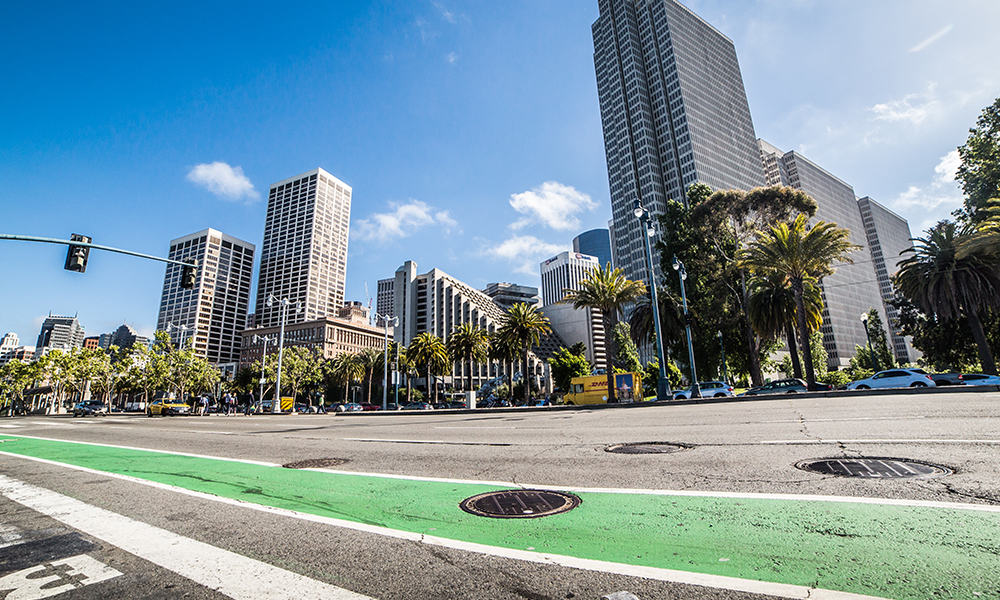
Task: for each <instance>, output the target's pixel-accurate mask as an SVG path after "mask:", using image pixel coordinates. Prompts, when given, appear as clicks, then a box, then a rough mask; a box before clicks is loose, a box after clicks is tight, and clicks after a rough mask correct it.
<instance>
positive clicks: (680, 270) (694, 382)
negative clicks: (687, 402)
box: [674, 256, 701, 398]
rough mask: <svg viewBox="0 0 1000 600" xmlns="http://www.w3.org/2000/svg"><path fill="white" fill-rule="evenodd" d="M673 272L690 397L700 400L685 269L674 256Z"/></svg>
mask: <svg viewBox="0 0 1000 600" xmlns="http://www.w3.org/2000/svg"><path fill="white" fill-rule="evenodd" d="M674 270H675V271H677V275H678V277H680V280H681V304H682V305H683V307H684V330H685V331H686V332H687V342H688V362H689V363H690V364H691V397H692V398H701V386H699V385H698V371H697V369H696V368H695V366H694V345H693V344H692V343H691V318H690V316H689V315H688V301H687V292H686V291H685V289H684V282H685V281H686V280H687V278H688V274H687V269H685V268H684V263H683V262H681V261H680V260H679V259H678V258H677V257H676V256H675V257H674Z"/></svg>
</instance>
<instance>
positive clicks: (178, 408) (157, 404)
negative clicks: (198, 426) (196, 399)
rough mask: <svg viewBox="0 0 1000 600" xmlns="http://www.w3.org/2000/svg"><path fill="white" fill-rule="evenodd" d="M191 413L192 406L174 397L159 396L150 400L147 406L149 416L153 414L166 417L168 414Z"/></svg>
mask: <svg viewBox="0 0 1000 600" xmlns="http://www.w3.org/2000/svg"><path fill="white" fill-rule="evenodd" d="M189 414H191V407H190V406H188V405H187V404H184V403H183V402H181V401H180V400H178V399H176V398H172V397H166V398H157V399H156V400H153V401H152V402H150V403H149V406H147V407H146V416H147V417H152V416H153V415H160V416H163V417H166V416H168V415H189Z"/></svg>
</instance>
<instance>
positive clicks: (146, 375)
mask: <svg viewBox="0 0 1000 600" xmlns="http://www.w3.org/2000/svg"><path fill="white" fill-rule="evenodd" d="M171 351H172V346H171V345H170V335H169V334H168V333H167V332H165V331H157V332H156V333H155V334H153V346H152V347H151V348H150V347H148V346H146V345H145V344H135V345H133V346H132V347H131V348H129V349H128V353H127V354H126V356H125V358H124V363H125V364H124V379H125V382H126V385H127V386H129V387H130V388H132V389H136V390H140V391H141V392H142V395H143V401H144V402H149V401H150V400H151V399H152V397H153V395H154V394H155V393H156V391H157V390H159V389H163V388H165V387H166V382H167V371H168V365H167V360H166V354H167V353H169V352H171Z"/></svg>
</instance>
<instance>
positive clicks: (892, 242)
mask: <svg viewBox="0 0 1000 600" xmlns="http://www.w3.org/2000/svg"><path fill="white" fill-rule="evenodd" d="M858 207H859V208H860V209H861V220H862V221H863V222H864V224H865V234H866V236H867V237H868V247H869V249H870V250H871V257H872V265H873V266H874V267H875V278H876V279H878V287H879V291H880V292H881V293H882V303H883V305H884V306H885V314H886V317H888V319H889V320H888V321H887V322H886V324H885V326H886V329H888V334H889V342H890V343H891V344H892V351H893V354H895V355H896V360H897V361H899V362H900V363H903V364H905V363H908V362H913V361H916V359H917V358H918V357H917V352H916V350H914V348H913V345H912V344H911V343H910V339H909V338H906V337H904V336H902V335H899V333H898V332H899V326H898V323H897V320H898V319H899V311H898V310H896V307H894V306H893V305H892V304H891V303H890V302H891V300H892V298H893V296H895V294H896V290H895V288H894V287H893V285H892V279H891V278H892V276H893V275H895V274H896V271H898V270H899V262H900V261H901V260H903V258H904V257H902V256H900V255H901V253H902V252H903V251H904V250H908V249H910V248H912V247H913V242H912V241H910V225H909V223H907V222H906V219H904V218H903V217H901V216H899V215H897V214H896V213H894V212H892V211H891V210H889V209H888V208H886V207H884V206H882V205H881V204H879V203H878V202H876V201H874V200H872V199H871V198H870V197H868V196H865V197H864V198H861V199H860V200H858Z"/></svg>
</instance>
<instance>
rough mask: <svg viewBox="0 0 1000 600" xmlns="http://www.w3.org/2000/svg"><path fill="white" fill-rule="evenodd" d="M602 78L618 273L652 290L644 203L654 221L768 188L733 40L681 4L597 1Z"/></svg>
mask: <svg viewBox="0 0 1000 600" xmlns="http://www.w3.org/2000/svg"><path fill="white" fill-rule="evenodd" d="M598 5H599V7H600V16H599V17H598V19H597V21H595V22H594V25H593V27H592V32H593V36H594V68H595V70H596V73H597V91H598V96H599V99H600V104H601V122H602V123H603V126H604V149H605V153H606V155H607V160H608V178H609V181H610V186H611V212H612V217H613V218H612V221H613V224H612V232H611V238H612V239H613V240H614V242H615V246H614V259H615V266H618V267H622V268H623V269H624V271H625V275H626V276H627V277H629V278H630V279H638V280H645V279H646V276H645V256H644V250H643V245H642V244H643V241H642V239H643V238H642V236H643V234H644V233H643V232H641V231H640V228H639V224H638V220H637V219H636V218H635V215H634V214H633V213H632V208H633V206H632V205H633V202H634V201H635V200H639V201H640V202H641V203H642V204H643V206H645V207H646V208H647V209H649V210H650V211H651V212H652V213H653V214H654V216H655V215H658V214H662V212H663V210H664V208H665V206H666V202H667V200H669V199H674V200H678V201H681V202H684V201H686V198H685V190H686V189H687V187H688V186H689V185H691V184H692V183H695V182H703V183H706V184H708V185H710V186H712V187H713V188H715V189H744V190H749V189H751V188H754V187H757V186H760V185H762V184H763V181H764V178H763V173H762V169H761V165H760V154H759V152H758V150H757V145H756V135H755V134H754V128H753V121H752V120H751V118H750V107H749V104H748V103H747V97H746V91H745V90H744V87H743V77H742V75H741V74H740V66H739V61H738V60H737V58H736V48H735V46H734V45H733V42H732V40H730V39H729V38H727V37H726V36H725V35H723V34H722V33H720V32H719V31H718V30H716V29H715V28H714V27H712V26H711V25H709V24H708V23H707V22H705V21H704V20H702V19H701V18H700V17H698V15H696V14H694V13H693V12H691V11H690V10H689V9H687V8H686V7H685V6H683V5H682V4H680V3H679V2H677V1H676V0H598Z"/></svg>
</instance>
